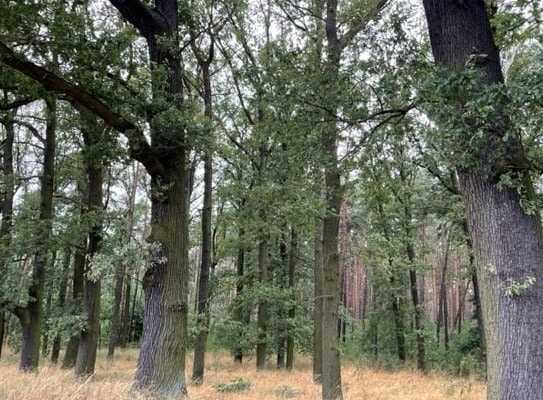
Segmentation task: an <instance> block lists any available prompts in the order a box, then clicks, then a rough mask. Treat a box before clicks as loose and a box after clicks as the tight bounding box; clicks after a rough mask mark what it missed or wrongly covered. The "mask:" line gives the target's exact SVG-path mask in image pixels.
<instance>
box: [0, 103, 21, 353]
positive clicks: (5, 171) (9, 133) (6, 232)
mask: <svg viewBox="0 0 543 400" xmlns="http://www.w3.org/2000/svg"><path fill="white" fill-rule="evenodd" d="M16 114H17V108H15V109H12V110H11V111H10V112H7V113H6V115H5V117H4V118H2V120H1V122H2V124H3V125H4V127H5V132H6V137H5V139H4V141H3V143H2V145H3V146H2V148H3V149H2V150H3V151H2V177H3V180H2V183H3V185H2V187H3V192H2V200H3V201H2V203H1V206H2V208H1V211H2V223H1V224H0V272H2V273H3V272H4V267H5V265H6V262H7V260H8V258H9V254H10V246H11V237H12V235H11V229H12V227H13V198H14V196H15V176H14V169H13V143H14V141H15V125H14V117H15V115H16ZM6 331H7V330H6V313H5V311H4V310H0V356H1V354H2V346H3V344H4V338H5V336H6V334H5V333H6Z"/></svg>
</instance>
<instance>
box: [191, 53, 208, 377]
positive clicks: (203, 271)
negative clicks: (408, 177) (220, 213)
mask: <svg viewBox="0 0 543 400" xmlns="http://www.w3.org/2000/svg"><path fill="white" fill-rule="evenodd" d="M210 63H211V57H210V58H209V59H208V60H207V62H204V63H200V65H201V67H202V81H203V85H204V104H205V115H206V117H207V118H208V119H209V122H210V123H211V122H212V120H213V109H212V97H211V96H212V93H211V78H210V74H209V67H210ZM212 213H213V155H212V150H211V149H206V150H205V154H204V200H203V209H202V260H201V264H200V279H199V280H198V315H197V324H198V335H197V336H196V342H195V344H194V363H193V369H192V380H193V382H195V383H202V381H203V379H204V367H205V353H206V346H207V335H208V332H209V274H210V269H211V263H212V260H211V250H212V244H213V243H212V237H211V218H212Z"/></svg>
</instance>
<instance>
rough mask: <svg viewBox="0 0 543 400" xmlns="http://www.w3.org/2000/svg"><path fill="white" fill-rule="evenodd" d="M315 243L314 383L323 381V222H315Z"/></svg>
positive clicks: (319, 220)
mask: <svg viewBox="0 0 543 400" xmlns="http://www.w3.org/2000/svg"><path fill="white" fill-rule="evenodd" d="M314 235H315V236H314V243H313V249H314V250H313V279H314V285H315V289H314V305H313V381H314V382H316V383H321V381H322V283H323V269H322V268H323V259H322V220H321V219H320V218H317V219H316V221H315V234H314Z"/></svg>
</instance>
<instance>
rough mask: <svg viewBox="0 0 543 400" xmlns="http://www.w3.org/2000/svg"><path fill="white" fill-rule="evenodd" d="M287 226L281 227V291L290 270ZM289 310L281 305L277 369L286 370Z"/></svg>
mask: <svg viewBox="0 0 543 400" xmlns="http://www.w3.org/2000/svg"><path fill="white" fill-rule="evenodd" d="M287 229H288V228H287V225H286V224H283V226H282V227H281V239H280V243H279V259H280V260H281V263H280V265H279V270H278V274H277V276H278V286H279V288H281V289H283V290H284V289H286V287H287V285H288V268H289V259H288V249H287V240H288V239H287V235H288V231H287ZM287 317H288V313H287V310H286V309H285V308H284V307H283V305H279V309H278V311H277V319H278V329H277V368H279V369H282V368H285V358H286V353H285V352H286V346H287V343H286V340H287V323H288V321H287Z"/></svg>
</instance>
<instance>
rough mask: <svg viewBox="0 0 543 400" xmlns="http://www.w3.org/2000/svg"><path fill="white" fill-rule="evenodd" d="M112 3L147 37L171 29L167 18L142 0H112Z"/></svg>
mask: <svg viewBox="0 0 543 400" xmlns="http://www.w3.org/2000/svg"><path fill="white" fill-rule="evenodd" d="M110 3H111V4H112V5H113V6H114V7H115V8H116V9H117V10H119V12H120V13H121V15H122V16H123V18H124V19H125V20H126V21H128V22H129V23H131V24H132V25H133V26H134V27H135V28H136V29H137V30H138V31H139V32H140V33H141V35H142V36H144V37H145V38H149V37H151V36H154V35H157V34H161V33H164V32H167V31H168V29H169V24H168V21H167V20H166V18H164V16H163V15H162V14H161V13H159V12H158V11H156V10H154V9H152V8H150V7H148V6H147V5H145V4H144V3H143V2H141V1H140V0H110Z"/></svg>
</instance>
